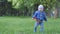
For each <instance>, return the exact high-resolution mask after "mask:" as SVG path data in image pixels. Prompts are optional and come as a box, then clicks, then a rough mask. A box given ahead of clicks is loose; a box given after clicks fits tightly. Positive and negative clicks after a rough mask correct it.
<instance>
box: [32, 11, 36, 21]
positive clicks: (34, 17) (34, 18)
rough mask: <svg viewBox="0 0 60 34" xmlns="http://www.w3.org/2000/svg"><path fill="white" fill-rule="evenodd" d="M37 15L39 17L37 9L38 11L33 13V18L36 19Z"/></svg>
mask: <svg viewBox="0 0 60 34" xmlns="http://www.w3.org/2000/svg"><path fill="white" fill-rule="evenodd" d="M36 17H37V11H36V12H35V14H34V15H33V17H32V19H33V20H36Z"/></svg>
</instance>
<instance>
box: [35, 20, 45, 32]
mask: <svg viewBox="0 0 60 34" xmlns="http://www.w3.org/2000/svg"><path fill="white" fill-rule="evenodd" d="M38 25H40V31H41V32H42V31H43V27H44V23H43V21H42V22H41V23H38V22H36V23H35V25H34V32H36V30H37V27H38Z"/></svg>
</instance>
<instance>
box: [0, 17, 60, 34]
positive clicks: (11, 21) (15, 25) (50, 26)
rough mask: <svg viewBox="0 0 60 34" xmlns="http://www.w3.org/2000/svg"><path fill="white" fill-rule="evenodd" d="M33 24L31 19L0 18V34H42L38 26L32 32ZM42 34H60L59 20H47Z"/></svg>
mask: <svg viewBox="0 0 60 34" xmlns="http://www.w3.org/2000/svg"><path fill="white" fill-rule="evenodd" d="M34 23H35V21H34V20H32V19H31V17H0V34H42V33H41V32H40V31H39V28H40V26H38V28H37V32H36V33H34V32H33V29H34ZM43 34H60V18H58V19H53V18H48V21H47V22H45V23H44V33H43Z"/></svg>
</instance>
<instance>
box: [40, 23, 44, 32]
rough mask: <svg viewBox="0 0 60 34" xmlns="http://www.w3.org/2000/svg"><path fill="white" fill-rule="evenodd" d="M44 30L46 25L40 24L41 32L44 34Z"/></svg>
mask: <svg viewBox="0 0 60 34" xmlns="http://www.w3.org/2000/svg"><path fill="white" fill-rule="evenodd" d="M43 30H44V23H43V22H41V24H40V31H41V32H43Z"/></svg>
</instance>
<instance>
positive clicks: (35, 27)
mask: <svg viewBox="0 0 60 34" xmlns="http://www.w3.org/2000/svg"><path fill="white" fill-rule="evenodd" d="M37 26H38V23H37V22H36V23H35V25H34V32H36V29H37Z"/></svg>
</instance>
